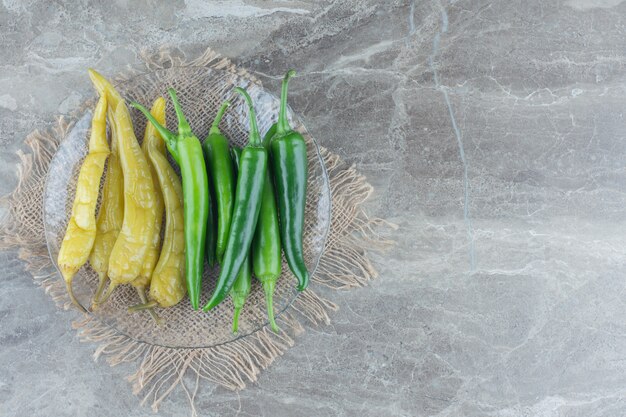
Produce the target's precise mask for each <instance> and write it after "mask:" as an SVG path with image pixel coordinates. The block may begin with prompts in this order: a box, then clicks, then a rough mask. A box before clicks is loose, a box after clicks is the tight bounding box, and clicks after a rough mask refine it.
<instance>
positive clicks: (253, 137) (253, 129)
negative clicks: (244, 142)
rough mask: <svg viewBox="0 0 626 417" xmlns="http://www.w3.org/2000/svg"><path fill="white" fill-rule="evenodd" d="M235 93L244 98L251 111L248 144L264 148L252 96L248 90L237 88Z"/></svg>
mask: <svg viewBox="0 0 626 417" xmlns="http://www.w3.org/2000/svg"><path fill="white" fill-rule="evenodd" d="M235 91H236V92H238V93H239V94H241V95H242V96H243V98H244V99H245V100H246V103H248V109H249V111H250V115H249V119H250V137H249V141H248V144H249V145H252V146H255V147H256V146H262V145H263V143H262V142H261V135H259V128H258V127H257V125H256V112H255V111H254V106H253V105H252V99H251V98H250V94H248V92H247V91H246V90H244V89H243V88H241V87H235Z"/></svg>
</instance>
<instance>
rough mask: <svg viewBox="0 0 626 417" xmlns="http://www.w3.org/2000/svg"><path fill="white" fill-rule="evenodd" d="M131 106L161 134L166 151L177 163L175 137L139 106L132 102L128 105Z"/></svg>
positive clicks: (146, 110)
mask: <svg viewBox="0 0 626 417" xmlns="http://www.w3.org/2000/svg"><path fill="white" fill-rule="evenodd" d="M130 105H131V106H133V107H134V108H136V109H137V110H139V111H140V112H142V113H143V114H144V116H146V118H147V119H148V120H149V121H150V123H152V125H153V126H154V128H155V129H156V130H157V131H158V132H159V133H160V134H161V136H162V137H163V139H165V144H166V145H167V149H168V150H169V151H170V153H171V154H172V156H173V157H174V159H176V160H177V161H178V152H177V150H176V135H174V134H173V133H172V132H170V131H169V130H168V129H167V128H165V127H164V126H163V125H162V124H161V123H159V121H158V120H157V119H156V118H155V117H154V116H153V115H152V114H150V112H149V111H148V109H146V108H145V107H144V106H142V105H141V104H139V103H137V102H135V101H133V102H132V103H130Z"/></svg>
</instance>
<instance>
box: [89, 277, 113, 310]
mask: <svg viewBox="0 0 626 417" xmlns="http://www.w3.org/2000/svg"><path fill="white" fill-rule="evenodd" d="M115 288H117V284H114V283H113V281H111V283H110V284H109V288H108V289H107V292H106V293H105V294H104V297H101V298H96V299H95V300H94V303H95V304H96V305H99V304H104V303H106V302H107V300H108V299H109V297H110V296H111V294H113V290H115Z"/></svg>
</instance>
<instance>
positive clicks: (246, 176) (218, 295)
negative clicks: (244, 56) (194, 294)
mask: <svg viewBox="0 0 626 417" xmlns="http://www.w3.org/2000/svg"><path fill="white" fill-rule="evenodd" d="M235 91H237V92H238V93H239V94H241V95H243V96H244V98H245V100H246V102H247V103H248V108H249V112H250V136H249V141H248V145H247V146H246V147H245V148H244V149H243V151H242V152H241V164H240V169H239V175H238V177H237V189H236V192H235V207H234V209H233V217H232V222H231V224H230V231H229V236H228V243H227V244H226V251H225V252H224V258H223V260H222V269H221V271H220V276H219V278H218V280H217V285H216V287H215V291H214V292H213V295H212V296H211V299H210V300H209V302H208V303H207V304H206V305H205V306H204V311H208V310H210V309H212V308H213V307H215V306H216V305H218V304H219V303H220V302H221V301H222V300H223V299H224V298H225V297H226V295H227V294H228V292H229V291H230V289H231V288H232V286H233V283H234V282H235V279H236V278H237V274H238V273H239V270H240V269H241V267H242V265H243V263H244V261H245V258H246V256H248V251H249V250H250V246H251V244H252V238H253V236H254V229H255V227H256V223H257V219H258V217H259V211H260V209H261V199H262V196H263V184H264V183H265V170H266V169H267V151H266V150H265V148H264V147H263V143H262V142H261V137H260V136H259V130H258V128H257V124H256V113H255V112H254V107H253V106H252V99H251V98H250V96H249V95H248V93H247V92H246V91H245V90H244V89H242V88H240V87H236V88H235Z"/></svg>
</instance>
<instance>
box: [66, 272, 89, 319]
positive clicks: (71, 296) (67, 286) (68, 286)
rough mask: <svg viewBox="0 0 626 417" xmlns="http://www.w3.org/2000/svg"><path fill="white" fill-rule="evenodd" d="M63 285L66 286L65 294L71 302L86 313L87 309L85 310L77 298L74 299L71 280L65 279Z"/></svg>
mask: <svg viewBox="0 0 626 417" xmlns="http://www.w3.org/2000/svg"><path fill="white" fill-rule="evenodd" d="M65 287H66V288H67V294H68V295H69V296H70V300H71V301H72V304H74V305H75V306H76V307H77V308H78V309H79V310H80V311H81V312H83V313H86V312H87V310H85V307H83V306H82V305H81V304H80V303H79V302H78V300H77V299H76V296H75V295H74V290H73V289H72V280H71V279H70V280H66V281H65Z"/></svg>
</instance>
